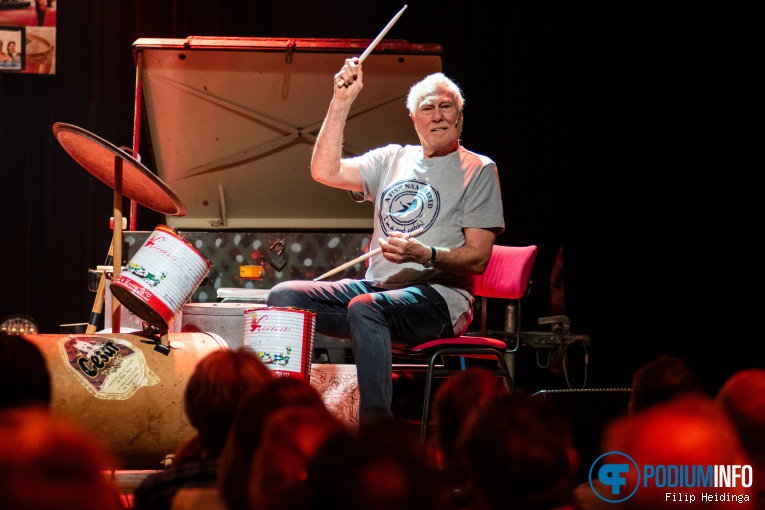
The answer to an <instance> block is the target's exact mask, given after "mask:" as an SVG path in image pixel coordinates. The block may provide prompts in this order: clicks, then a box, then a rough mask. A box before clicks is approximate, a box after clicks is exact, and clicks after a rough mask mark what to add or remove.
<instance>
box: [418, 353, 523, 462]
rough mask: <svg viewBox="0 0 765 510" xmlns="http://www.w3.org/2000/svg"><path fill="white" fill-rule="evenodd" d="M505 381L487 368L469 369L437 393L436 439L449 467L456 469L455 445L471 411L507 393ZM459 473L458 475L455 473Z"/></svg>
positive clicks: (434, 408)
mask: <svg viewBox="0 0 765 510" xmlns="http://www.w3.org/2000/svg"><path fill="white" fill-rule="evenodd" d="M508 393H509V389H508V387H507V385H506V384H505V383H504V380H503V379H501V378H499V377H497V376H496V375H495V374H493V373H492V372H491V371H489V370H486V369H484V368H476V367H474V368H469V369H467V370H465V371H464V372H460V373H459V374H457V375H455V376H454V377H450V378H449V379H447V380H446V382H444V383H443V384H442V385H441V386H440V387H439V388H438V391H437V392H436V396H435V398H434V401H433V415H434V417H435V419H436V423H437V424H438V428H437V432H436V438H437V442H438V448H439V450H440V452H441V455H442V457H443V464H444V467H445V468H446V469H447V470H453V469H456V466H454V463H453V462H452V461H453V459H454V448H455V447H456V443H457V438H458V437H459V434H460V431H461V430H462V425H463V423H464V422H465V419H466V418H467V416H468V414H469V413H470V412H471V411H472V410H473V409H476V408H478V407H480V406H482V405H484V404H485V403H486V402H488V401H490V400H491V399H493V398H495V397H497V396H498V395H507V394H508ZM455 475H456V474H455Z"/></svg>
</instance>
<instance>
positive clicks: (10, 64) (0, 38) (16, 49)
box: [0, 27, 27, 72]
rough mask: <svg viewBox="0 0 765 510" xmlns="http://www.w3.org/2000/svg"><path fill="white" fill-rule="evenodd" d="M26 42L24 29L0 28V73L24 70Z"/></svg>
mask: <svg viewBox="0 0 765 510" xmlns="http://www.w3.org/2000/svg"><path fill="white" fill-rule="evenodd" d="M26 40H27V39H26V30H25V28H24V27H0V72H22V71H23V70H24V69H25V68H26Z"/></svg>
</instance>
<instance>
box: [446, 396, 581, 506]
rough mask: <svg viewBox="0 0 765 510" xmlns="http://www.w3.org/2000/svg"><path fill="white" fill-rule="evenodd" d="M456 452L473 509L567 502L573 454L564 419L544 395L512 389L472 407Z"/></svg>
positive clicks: (574, 462) (572, 479) (573, 470)
mask: <svg viewBox="0 0 765 510" xmlns="http://www.w3.org/2000/svg"><path fill="white" fill-rule="evenodd" d="M457 455H458V456H459V459H460V463H461V465H462V467H461V469H462V472H463V473H465V475H466V484H465V489H466V492H467V494H466V496H467V498H468V500H469V501H470V504H469V506H470V508H471V509H472V510H499V509H505V508H515V509H523V510H531V509H535V510H542V509H553V508H559V507H563V506H565V505H568V504H569V503H570V501H571V494H572V490H573V487H574V482H575V476H576V470H577V453H576V449H575V447H574V444H573V439H572V436H571V431H570V427H569V424H568V422H567V421H566V419H565V418H564V417H563V416H562V415H561V414H560V413H559V412H558V411H557V409H556V408H555V407H554V406H553V405H552V404H551V403H550V402H548V401H547V400H545V399H542V398H537V397H531V396H528V395H525V394H523V393H518V392H517V393H515V394H513V395H512V396H510V395H506V396H501V397H497V398H495V399H493V400H492V401H490V402H488V403H487V404H486V405H484V406H482V407H480V408H478V409H476V410H475V411H473V412H472V413H471V414H470V416H469V417H468V419H467V421H466V422H465V426H464V428H463V430H462V433H461V435H460V438H459V442H458V446H457Z"/></svg>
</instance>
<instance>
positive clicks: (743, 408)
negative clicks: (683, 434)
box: [715, 368, 765, 496]
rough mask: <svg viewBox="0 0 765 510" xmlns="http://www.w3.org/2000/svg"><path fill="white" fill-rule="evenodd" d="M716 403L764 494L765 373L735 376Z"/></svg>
mask: <svg viewBox="0 0 765 510" xmlns="http://www.w3.org/2000/svg"><path fill="white" fill-rule="evenodd" d="M715 403H716V404H717V405H718V406H719V407H720V408H722V410H723V411H724V412H725V414H726V415H727V416H728V418H729V419H730V421H731V423H733V426H734V427H735V428H736V430H737V431H738V434H739V438H740V440H741V446H742V447H743V448H744V450H745V451H746V453H747V455H748V456H749V460H750V461H751V462H752V463H753V464H754V469H755V473H759V476H755V485H756V487H757V490H758V492H760V493H765V370H763V369H761V368H751V369H747V370H742V371H740V372H738V373H736V374H734V375H733V376H732V377H731V378H730V379H728V380H727V381H726V382H725V384H723V386H722V388H720V391H718V393H717V398H716V399H715ZM763 496H765V494H763Z"/></svg>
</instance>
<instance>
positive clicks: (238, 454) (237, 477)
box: [218, 377, 324, 510]
mask: <svg viewBox="0 0 765 510" xmlns="http://www.w3.org/2000/svg"><path fill="white" fill-rule="evenodd" d="M287 407H313V408H323V407H324V403H323V402H322V400H321V397H320V396H319V394H318V393H317V392H316V390H315V389H314V388H313V387H311V385H309V384H308V383H307V382H305V381H302V380H299V379H294V378H291V377H276V378H273V379H272V380H270V381H268V382H266V383H265V384H264V385H263V386H262V387H260V388H259V389H257V390H256V391H254V392H251V393H249V394H248V395H247V396H245V397H244V399H243V400H242V402H241V404H240V405H239V409H238V411H237V413H236V415H235V416H234V423H233V424H232V426H231V432H230V433H229V436H228V440H227V441H226V446H225V447H224V449H223V453H222V454H221V459H220V476H219V479H218V487H219V489H220V493H221V497H222V498H223V500H224V501H225V502H226V504H227V505H228V507H229V509H230V510H245V509H249V508H250V504H249V489H248V482H249V479H250V476H251V473H252V471H251V466H252V460H253V457H254V455H255V451H256V450H257V448H258V445H259V444H260V438H261V435H262V432H263V427H264V425H265V423H266V421H267V420H268V418H269V417H271V415H273V414H274V413H275V412H277V411H279V410H281V409H285V408H287Z"/></svg>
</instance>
